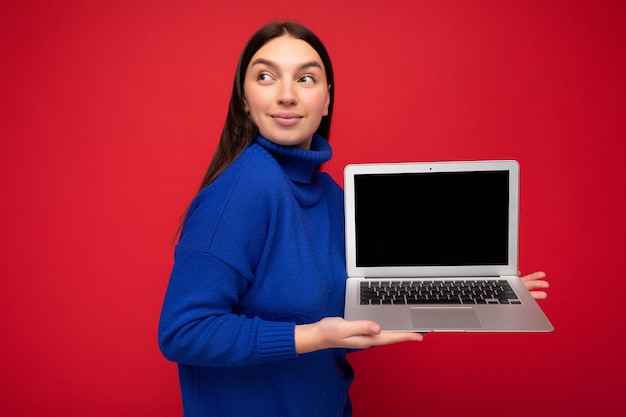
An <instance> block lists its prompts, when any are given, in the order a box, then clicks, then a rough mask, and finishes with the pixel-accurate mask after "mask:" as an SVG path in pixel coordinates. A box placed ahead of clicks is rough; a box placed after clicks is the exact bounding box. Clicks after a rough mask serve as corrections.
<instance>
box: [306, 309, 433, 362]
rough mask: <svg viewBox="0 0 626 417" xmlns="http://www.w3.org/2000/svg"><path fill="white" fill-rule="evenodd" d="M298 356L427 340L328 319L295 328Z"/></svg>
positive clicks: (373, 325) (370, 325)
mask: <svg viewBox="0 0 626 417" xmlns="http://www.w3.org/2000/svg"><path fill="white" fill-rule="evenodd" d="M295 339H296V352H297V353H299V354H300V353H307V352H313V351H316V350H321V349H328V348H346V349H365V348H368V347H372V346H381V345H390V344H393V343H400V342H410V341H413V342H421V341H422V340H424V336H422V335H421V334H419V333H410V332H383V331H381V329H380V326H379V325H378V324H377V323H375V322H373V321H369V320H355V321H348V320H344V319H343V318H341V317H327V318H325V319H322V320H320V321H318V322H317V323H312V324H303V325H298V326H296V331H295Z"/></svg>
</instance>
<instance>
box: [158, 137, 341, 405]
mask: <svg viewBox="0 0 626 417" xmlns="http://www.w3.org/2000/svg"><path fill="white" fill-rule="evenodd" d="M330 157H331V149H330V146H329V145H328V142H327V141H326V140H324V139H323V138H322V137H320V136H315V137H314V139H313V142H312V145H311V150H304V149H301V148H296V147H285V146H281V145H276V144H274V143H272V142H270V141H268V140H266V139H264V138H263V137H259V138H258V139H257V141H256V142H255V143H253V144H252V145H251V146H249V147H248V148H247V149H246V150H245V151H244V152H243V153H242V154H241V155H240V156H239V157H238V158H237V159H236V160H235V161H234V163H233V164H232V165H231V166H230V167H229V168H228V169H227V170H226V171H224V172H223V173H222V174H221V175H220V176H219V177H218V178H217V179H216V180H215V181H214V182H213V183H211V184H210V185H209V186H208V187H207V188H205V189H204V190H202V191H201V192H200V193H199V194H198V195H197V197H196V198H195V200H194V201H193V202H192V204H191V207H190V209H189V212H188V214H187V217H186V219H185V223H184V226H183V230H182V232H181V237H180V241H179V243H178V245H177V246H176V250H175V255H174V267H173V270H172V274H171V277H170V282H169V286H168V289H167V293H166V296H165V301H164V304H163V309H162V312H161V321H160V326H159V344H160V347H161V350H162V352H163V354H164V355H165V357H166V358H168V359H169V360H172V361H175V362H178V364H179V377H180V386H181V392H182V401H183V409H184V415H185V417H196V416H198V417H199V416H203V417H208V416H220V417H224V416H254V417H263V416H268V417H280V416H290V417H291V416H324V417H331V416H336V417H339V416H344V417H345V416H349V415H351V406H350V401H349V398H348V389H349V387H350V384H351V382H352V378H353V374H352V369H351V367H350V365H349V364H348V362H347V360H346V351H345V350H343V349H326V350H321V351H317V352H313V353H307V354H302V355H298V354H296V352H295V342H294V328H295V325H296V324H305V323H313V322H316V321H318V320H320V319H322V318H324V317H330V316H342V315H343V299H344V285H345V279H346V271H345V251H344V224H343V191H342V190H341V188H340V187H339V186H338V185H337V183H336V182H335V181H333V180H332V178H331V177H330V176H329V175H328V174H326V173H323V172H320V171H318V170H316V167H317V166H318V165H320V164H321V163H323V162H326V161H328V160H329V159H330Z"/></svg>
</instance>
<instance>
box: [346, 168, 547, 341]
mask: <svg viewBox="0 0 626 417" xmlns="http://www.w3.org/2000/svg"><path fill="white" fill-rule="evenodd" d="M344 176H345V178H344V180H345V182H344V190H345V211H346V212H345V221H346V263H347V272H348V279H347V283H346V298H345V318H346V319H347V320H360V319H367V320H373V321H376V322H377V323H379V324H380V326H381V328H382V329H383V330H385V331H416V332H549V331H552V330H554V328H553V326H552V324H551V323H550V321H549V320H548V318H547V317H546V315H545V314H544V312H543V311H542V310H541V308H540V307H539V306H538V304H537V302H536V301H535V300H534V299H533V298H532V296H531V294H530V293H529V291H528V290H527V289H526V287H525V286H524V284H523V282H522V281H521V279H520V278H519V277H518V235H519V232H518V220H519V177H520V174H519V164H518V162H517V161H510V160H508V161H505V160H498V161H496V160H493V161H461V162H411V163H381V164H352V165H348V166H346V168H345V170H344Z"/></svg>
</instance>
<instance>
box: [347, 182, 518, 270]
mask: <svg viewBox="0 0 626 417" xmlns="http://www.w3.org/2000/svg"><path fill="white" fill-rule="evenodd" d="M354 186H355V210H356V211H355V215H356V225H355V226H356V254H357V256H356V263H357V266H359V267H370V266H458V265H505V264H506V263H507V261H508V214H509V173H508V172H507V171H477V172H437V173H409V174H406V173H404V174H365V175H356V176H355V179H354Z"/></svg>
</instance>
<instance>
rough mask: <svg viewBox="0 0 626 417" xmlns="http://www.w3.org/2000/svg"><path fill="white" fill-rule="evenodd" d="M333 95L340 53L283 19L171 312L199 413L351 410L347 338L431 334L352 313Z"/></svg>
mask: <svg viewBox="0 0 626 417" xmlns="http://www.w3.org/2000/svg"><path fill="white" fill-rule="evenodd" d="M333 92H334V79H333V71H332V66H331V62H330V58H329V56H328V53H327V51H326V49H325V47H324V45H323V44H322V42H321V41H320V40H319V39H318V38H317V36H315V35H314V34H313V33H312V32H311V31H309V30H308V29H306V28H304V27H303V26H301V25H298V24H296V23H293V22H286V23H271V24H269V25H266V26H264V27H263V28H261V29H260V30H259V31H257V32H256V33H255V34H254V35H253V36H252V37H251V38H250V40H249V41H248V43H247V44H246V46H245V48H244V50H243V53H242V55H241V58H240V60H239V64H238V67H237V72H236V74H235V82H234V88H233V93H232V96H231V99H230V105H229V111H228V115H227V118H226V123H225V125H224V129H223V132H222V136H221V139H220V142H219V145H218V149H217V150H216V153H215V155H214V157H213V160H212V162H211V164H210V166H209V168H208V171H207V173H206V175H205V178H204V180H203V182H202V185H201V187H200V191H199V193H198V194H197V196H196V197H195V199H194V201H193V202H192V204H191V205H190V207H189V209H188V212H187V214H186V217H185V220H184V223H183V225H182V228H181V231H180V239H179V242H178V244H177V246H176V250H175V262H174V268H173V270H172V274H171V278H170V283H169V286H168V289H167V293H166V297H165V301H164V304H163V310H162V314H161V321H160V327H159V343H160V347H161V350H162V352H163V354H164V355H165V356H166V357H167V358H168V359H170V360H172V361H175V362H178V364H179V376H180V385H181V392H182V400H183V408H184V414H185V416H186V417H195V416H257V417H258V416H272V417H276V416H301V415H306V416H325V417H326V416H350V415H351V406H350V401H349V397H348V390H349V387H350V384H351V381H352V378H353V373H352V369H351V367H350V365H349V363H348V362H347V360H346V353H347V349H361V348H366V347H370V346H378V345H384V344H391V343H398V342H405V341H421V340H422V338H423V337H422V335H420V334H417V333H391V332H389V333H387V332H381V331H380V327H379V326H378V325H377V324H376V323H374V322H370V321H354V322H349V321H346V320H343V319H342V318H340V317H341V316H342V315H343V298H344V286H345V279H346V271H345V253H344V229H343V221H344V220H343V193H342V190H341V188H340V187H339V186H338V185H337V183H335V182H334V181H333V180H332V179H331V178H330V176H329V175H327V174H326V173H323V172H321V171H320V170H319V166H320V165H321V164H323V163H324V162H326V161H328V160H329V159H330V157H331V148H330V146H329V143H328V141H327V139H328V134H329V130H330V122H331V117H332V110H333V98H334V94H333ZM537 278H542V276H536V277H534V278H528V279H529V281H530V282H536V281H537ZM542 282H543V281H542ZM538 285H542V284H538Z"/></svg>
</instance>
